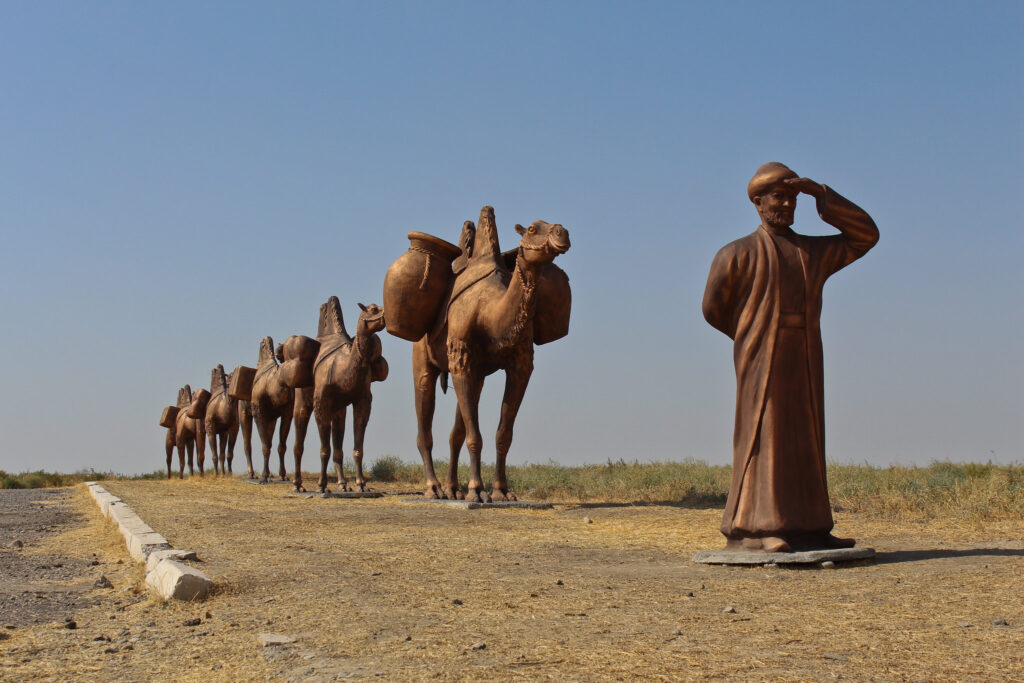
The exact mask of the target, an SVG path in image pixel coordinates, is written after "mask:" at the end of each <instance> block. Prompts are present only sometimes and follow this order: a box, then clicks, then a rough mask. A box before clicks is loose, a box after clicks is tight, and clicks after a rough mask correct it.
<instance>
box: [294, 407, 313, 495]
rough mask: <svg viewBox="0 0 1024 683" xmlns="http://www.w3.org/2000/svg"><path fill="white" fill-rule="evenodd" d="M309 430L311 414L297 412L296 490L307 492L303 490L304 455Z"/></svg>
mask: <svg viewBox="0 0 1024 683" xmlns="http://www.w3.org/2000/svg"><path fill="white" fill-rule="evenodd" d="M308 428H309V413H307V412H305V411H296V412H295V447H294V449H293V452H294V453H295V490H296V491H305V490H306V489H304V488H302V453H303V452H304V451H305V450H306V430H307V429H308Z"/></svg>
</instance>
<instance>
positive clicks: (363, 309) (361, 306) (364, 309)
mask: <svg viewBox="0 0 1024 683" xmlns="http://www.w3.org/2000/svg"><path fill="white" fill-rule="evenodd" d="M356 305H357V306H359V310H360V311H362V312H364V313H365V312H366V306H364V305H362V304H356Z"/></svg>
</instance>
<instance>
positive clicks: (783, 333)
mask: <svg viewBox="0 0 1024 683" xmlns="http://www.w3.org/2000/svg"><path fill="white" fill-rule="evenodd" d="M817 209H818V214H819V215H820V216H821V218H822V220H824V221H825V222H826V223H829V224H830V225H832V226H835V227H836V228H838V229H839V231H840V234H838V235H830V236H825V237H809V236H805V235H799V234H797V233H795V232H793V231H792V230H791V229H789V228H783V229H781V230H780V229H778V228H771V227H765V226H764V225H762V226H760V227H758V229H757V230H755V231H754V232H753V233H751V234H750V235H747V236H746V237H743V238H741V239H738V240H736V241H735V242H732V243H730V244H727V245H726V246H724V247H723V248H722V249H721V250H719V252H718V254H716V255H715V259H714V261H713V262H712V264H711V272H710V274H709V275H708V282H707V287H706V289H705V292H704V302H703V311H704V317H705V318H706V319H707V321H708V322H709V323H711V325H712V326H714V327H715V328H716V329H718V330H720V331H721V332H723V333H725V334H726V335H728V336H729V338H730V339H732V340H733V341H734V347H733V360H734V363H735V366H736V424H735V431H734V433H733V469H732V482H731V485H730V487H729V498H728V500H727V502H726V505H725V513H724V515H723V517H722V533H723V534H725V536H726V537H727V538H728V539H730V540H739V539H744V538H763V537H769V536H771V537H781V538H783V539H785V540H787V541H789V542H790V543H791V544H793V545H796V546H804V547H807V546H809V545H810V546H813V545H814V544H815V539H817V538H819V537H823V536H826V535H827V534H828V533H829V531H831V529H832V526H833V521H832V509H831V505H830V504H829V499H828V486H827V482H826V476H825V412H824V393H823V384H824V373H823V369H822V348H821V329H820V325H819V323H820V318H821V293H822V288H823V287H824V285H825V280H827V279H828V277H829V276H830V275H832V273H835V272H836V271H837V270H839V269H840V268H843V267H844V266H847V265H849V264H850V263H852V262H853V261H855V260H856V259H858V258H860V257H861V256H863V255H864V254H865V253H866V252H867V251H868V250H869V249H870V248H871V247H873V246H874V245H875V243H876V242H877V241H878V228H877V227H875V224H874V221H872V220H871V217H870V216H868V214H867V213H865V212H864V211H863V210H862V209H861V208H860V207H858V206H856V205H855V204H853V203H852V202H850V201H849V200H847V199H845V198H844V197H842V196H840V195H839V194H838V193H836V192H835V191H834V190H832V189H830V188H828V187H825V192H824V195H823V196H822V197H821V198H820V199H818V202H817Z"/></svg>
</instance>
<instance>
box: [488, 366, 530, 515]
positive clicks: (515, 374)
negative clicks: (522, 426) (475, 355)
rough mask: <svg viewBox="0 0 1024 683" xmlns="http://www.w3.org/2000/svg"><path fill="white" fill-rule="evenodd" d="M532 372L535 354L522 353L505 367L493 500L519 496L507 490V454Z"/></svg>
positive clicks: (511, 498)
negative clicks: (511, 363) (510, 364)
mask: <svg viewBox="0 0 1024 683" xmlns="http://www.w3.org/2000/svg"><path fill="white" fill-rule="evenodd" d="M531 374H533V354H530V355H526V354H523V355H522V356H520V357H519V358H517V359H516V362H515V363H514V364H513V365H512V366H511V367H509V368H508V369H506V370H505V395H504V396H503V397H502V399H501V420H500V421H499V422H498V436H497V439H496V440H495V442H496V443H495V445H496V448H495V452H496V456H495V460H494V484H493V485H492V487H491V497H492V498H493V499H494V500H516V496H515V494H514V493H512V492H511V491H509V490H508V477H507V476H506V475H505V456H507V455H508V450H509V448H510V447H511V446H512V426H513V425H514V424H515V421H516V415H517V414H518V413H519V406H520V405H522V403H523V396H524V395H525V394H526V385H528V384H529V383H530V375H531Z"/></svg>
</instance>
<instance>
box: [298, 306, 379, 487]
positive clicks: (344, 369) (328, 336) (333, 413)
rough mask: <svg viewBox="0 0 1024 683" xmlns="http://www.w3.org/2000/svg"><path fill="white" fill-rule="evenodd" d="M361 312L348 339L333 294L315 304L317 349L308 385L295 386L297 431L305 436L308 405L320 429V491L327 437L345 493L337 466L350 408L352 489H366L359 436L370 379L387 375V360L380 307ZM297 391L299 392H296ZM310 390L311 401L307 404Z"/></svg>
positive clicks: (328, 456) (365, 418)
mask: <svg viewBox="0 0 1024 683" xmlns="http://www.w3.org/2000/svg"><path fill="white" fill-rule="evenodd" d="M359 308H360V310H361V313H360V314H359V321H358V322H357V323H356V336H355V338H353V337H350V336H349V334H348V332H347V331H346V330H345V321H344V318H343V316H342V312H341V303H340V301H339V300H338V297H336V296H332V297H331V298H330V299H328V300H327V302H326V303H325V304H323V305H322V306H320V320H319V323H318V324H317V333H316V338H317V341H319V342H320V351H319V352H318V354H317V357H316V361H315V364H314V366H313V387H312V389H310V388H306V389H297V390H296V414H295V430H296V434H297V435H298V434H300V433H301V434H305V432H306V427H307V425H308V424H309V417H310V411H309V409H310V407H311V408H312V414H313V416H314V417H315V418H316V425H317V431H318V432H319V433H320V479H319V480H318V482H317V487H318V489H319V490H320V492H321V493H322V492H325V491H326V490H327V463H328V461H329V460H330V459H331V439H332V438H333V439H334V466H335V471H336V473H337V477H338V485H339V486H340V487H341V490H342V491H348V490H349V487H348V480H347V479H346V478H345V472H344V469H343V467H342V461H343V459H344V450H343V449H342V440H343V438H344V436H345V414H346V412H347V409H348V406H349V405H351V406H352V429H353V448H352V459H353V460H354V461H355V466H356V481H355V484H356V487H357V488H358V489H359V490H360V491H365V490H366V477H365V476H364V475H363V438H364V436H365V434H366V425H367V423H368V422H369V420H370V405H371V403H372V402H373V396H372V394H371V392H370V384H371V382H375V381H377V382H380V381H383V380H384V379H386V378H387V374H388V366H387V361H386V360H384V357H383V356H382V355H381V342H380V337H378V336H377V332H379V331H381V330H382V329H384V309H382V308H381V307H380V306H378V305H376V304H370V305H369V306H364V305H363V304H359ZM300 392H301V394H300ZM309 392H312V404H311V406H310V404H309ZM301 458H302V450H301V449H299V448H296V449H295V490H296V491H304V490H305V489H304V488H303V487H302V467H301Z"/></svg>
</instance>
